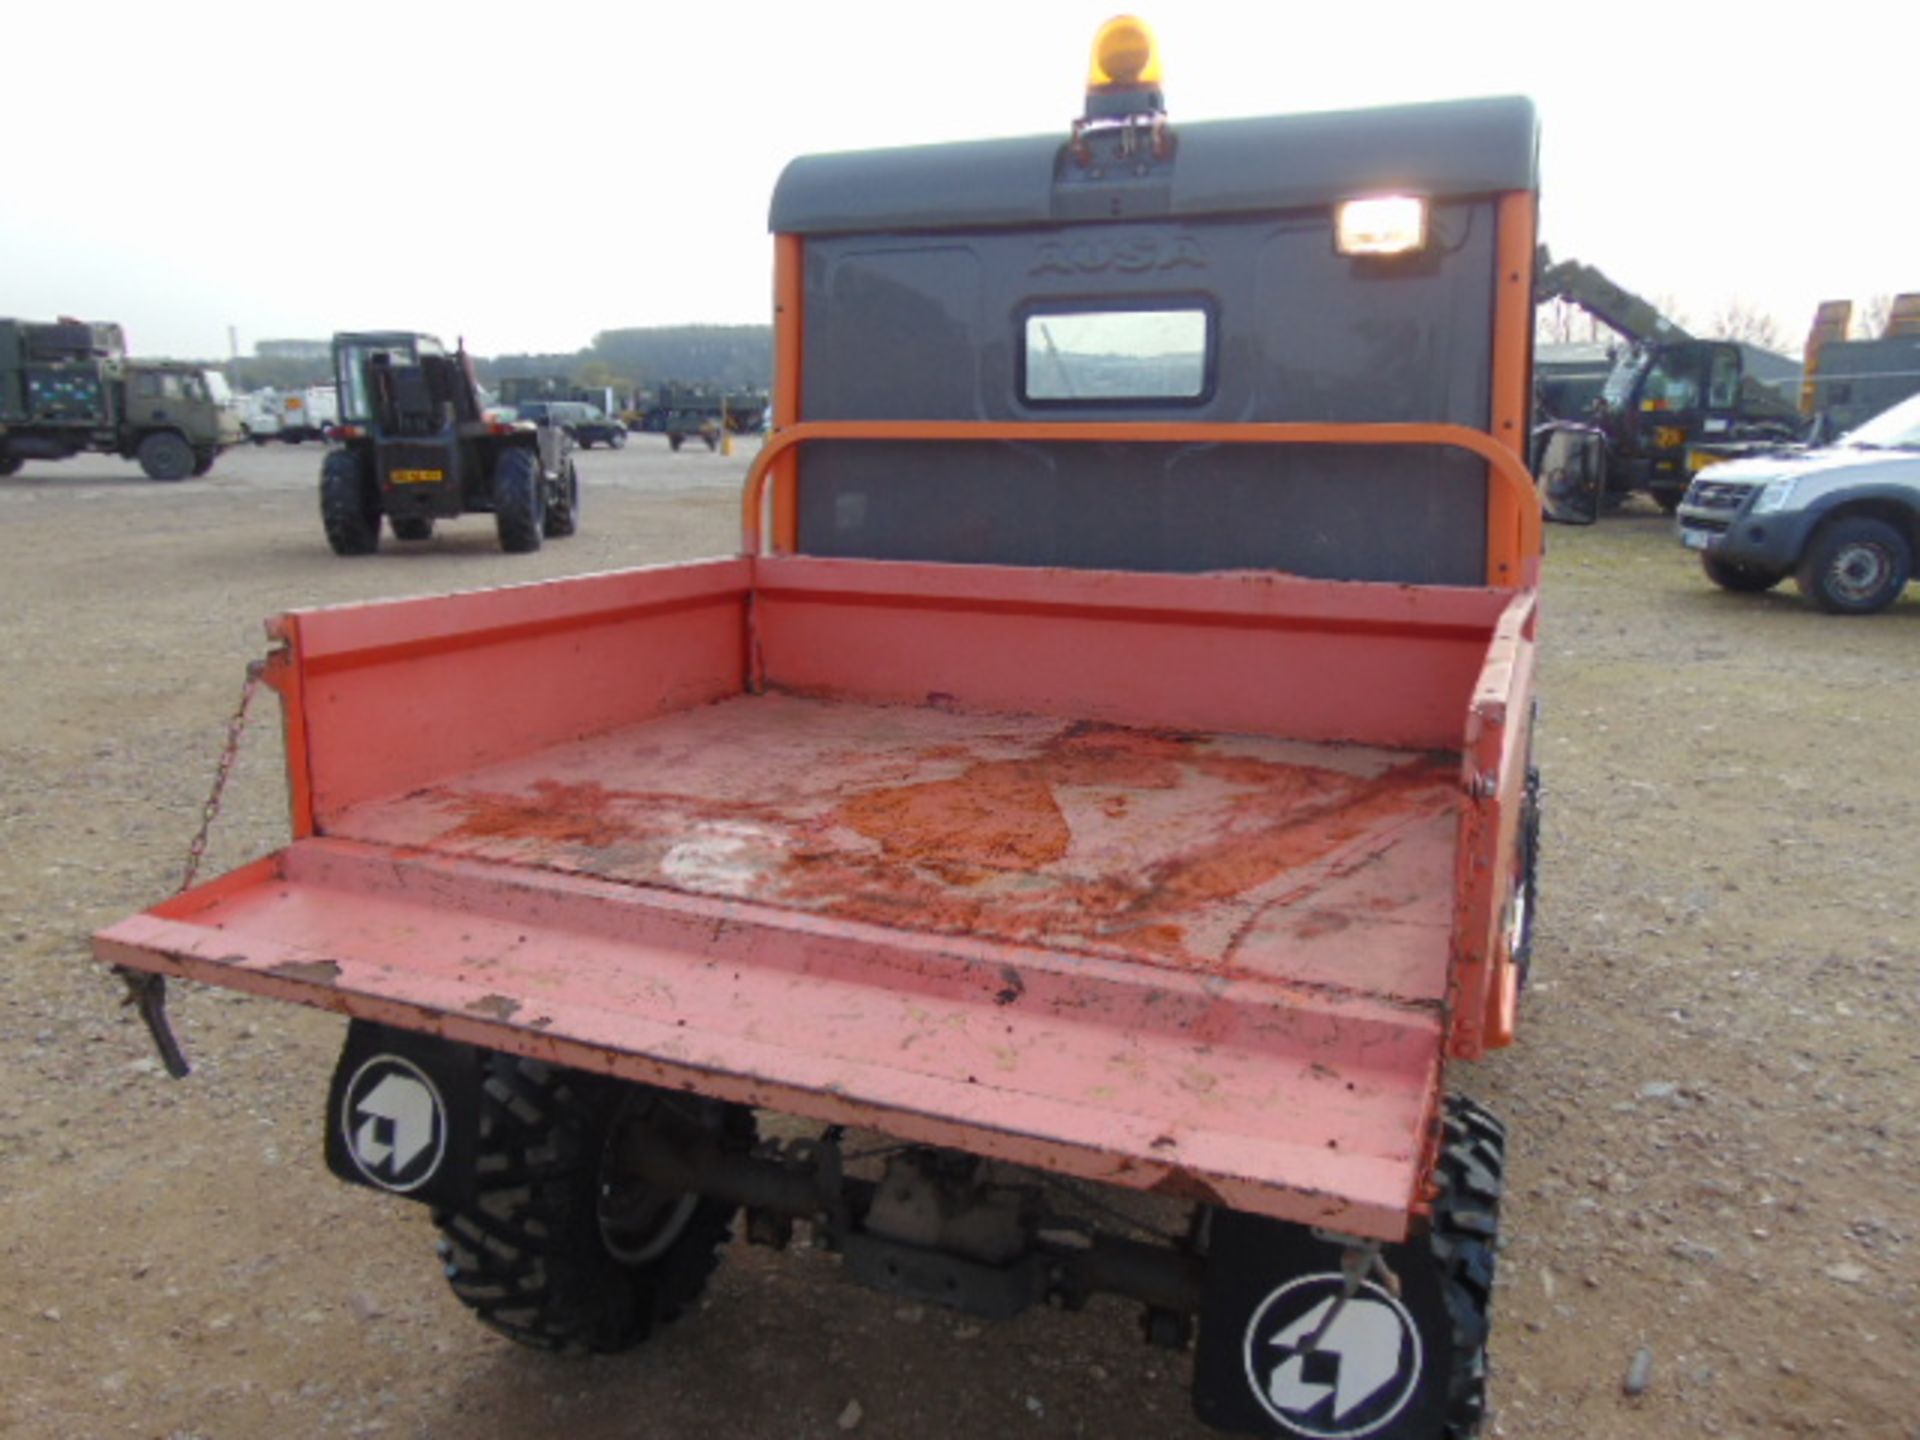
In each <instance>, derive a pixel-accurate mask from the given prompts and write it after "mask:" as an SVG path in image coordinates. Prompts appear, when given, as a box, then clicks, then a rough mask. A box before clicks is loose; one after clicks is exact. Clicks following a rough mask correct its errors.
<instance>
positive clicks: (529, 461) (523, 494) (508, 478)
mask: <svg viewBox="0 0 1920 1440" xmlns="http://www.w3.org/2000/svg"><path fill="white" fill-rule="evenodd" d="M544 500H545V495H544V493H543V486H542V485H541V483H540V460H539V457H538V456H537V455H535V454H534V452H533V451H532V450H529V449H525V448H521V447H516V448H514V449H511V450H502V451H501V452H500V458H499V459H497V460H495V461H494V462H493V521H494V525H495V527H496V528H497V529H498V530H499V532H500V548H501V549H502V550H505V551H506V552H507V553H508V554H509V555H525V554H529V553H530V552H532V551H535V550H538V549H539V548H540V533H541V529H542V527H543V524H544V521H545V518H546V505H545V504H544V503H543V502H544Z"/></svg>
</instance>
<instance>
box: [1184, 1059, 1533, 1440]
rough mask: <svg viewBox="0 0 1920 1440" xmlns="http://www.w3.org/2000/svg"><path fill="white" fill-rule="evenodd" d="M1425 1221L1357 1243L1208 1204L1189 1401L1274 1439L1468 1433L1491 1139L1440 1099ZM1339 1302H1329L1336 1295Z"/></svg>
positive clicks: (1495, 1205) (1497, 1159) (1494, 1224)
mask: <svg viewBox="0 0 1920 1440" xmlns="http://www.w3.org/2000/svg"><path fill="white" fill-rule="evenodd" d="M1443 1126H1444V1129H1443V1133H1442V1137H1441V1150H1440V1156H1439V1160H1438V1162H1437V1163H1436V1165H1435V1168H1434V1174H1433V1179H1434V1183H1435V1188H1436V1190H1437V1192H1438V1193H1437V1196H1436V1198H1435V1200H1434V1202H1433V1213H1432V1217H1431V1219H1430V1220H1429V1221H1428V1222H1427V1223H1426V1224H1425V1226H1424V1227H1423V1229H1422V1230H1421V1231H1420V1232H1417V1233H1416V1234H1415V1236H1414V1237H1413V1238H1411V1239H1409V1240H1407V1241H1405V1242H1403V1243H1401V1244H1398V1245H1383V1246H1381V1247H1380V1259H1381V1261H1382V1262H1384V1264H1385V1266H1386V1268H1387V1270H1388V1271H1389V1272H1390V1273H1391V1275H1392V1277H1393V1279H1394V1280H1395V1281H1397V1282H1398V1283H1397V1286H1396V1285H1394V1284H1391V1283H1388V1282H1387V1281H1386V1280H1385V1279H1384V1277H1382V1276H1381V1275H1380V1274H1379V1273H1378V1272H1377V1271H1374V1272H1372V1273H1370V1274H1363V1275H1360V1276H1359V1277H1358V1278H1357V1280H1356V1281H1355V1282H1353V1283H1352V1290H1351V1294H1349V1293H1348V1286H1349V1281H1348V1279H1347V1275H1346V1273H1345V1272H1344V1271H1343V1269H1342V1261H1343V1259H1345V1258H1348V1257H1350V1256H1355V1255H1356V1252H1352V1251H1348V1250H1346V1249H1345V1248H1344V1247H1343V1246H1342V1245H1340V1244H1338V1243H1335V1241H1334V1240H1333V1239H1332V1237H1323V1235H1322V1233H1321V1232H1317V1231H1313V1230H1309V1229H1307V1228H1305V1227H1304V1226H1299V1225H1287V1224H1283V1223H1281V1222H1279V1221H1276V1220H1270V1219H1267V1218H1266V1217H1264V1216H1256V1215H1247V1214H1244V1213H1241V1212H1238V1211H1217V1212H1215V1213H1214V1214H1213V1216H1212V1217H1211V1226H1210V1232H1211V1233H1210V1240H1209V1251H1208V1258H1207V1270H1208V1274H1207V1281H1206V1287H1207V1294H1206V1300H1205V1305H1204V1308H1203V1310H1202V1313H1201V1322H1200V1340H1199V1349H1198V1352H1197V1354H1196V1356H1195V1360H1194V1405H1195V1408H1196V1409H1197V1410H1198V1412H1199V1414H1200V1416H1201V1418H1202V1419H1203V1420H1206V1421H1208V1422H1209V1423H1211V1424H1213V1425H1216V1426H1218V1427H1219V1428H1221V1429H1226V1430H1232V1431H1236V1432H1239V1433H1244V1434H1254V1435H1265V1436H1271V1437H1284V1440H1329V1437H1339V1440H1347V1437H1360V1436H1365V1437H1367V1440H1468V1437H1471V1436H1475V1435H1478V1434H1479V1433H1480V1429H1481V1425H1482V1422H1483V1420H1484V1419H1485V1415H1486V1380H1487V1336H1488V1333H1489V1330H1490V1320H1491V1306H1492V1300H1493V1272H1494V1240H1495V1236H1496V1233H1497V1230H1498V1224H1499V1210H1500V1186H1501V1178H1502V1172H1503V1170H1504V1166H1505V1146H1506V1134H1505V1131H1504V1130H1503V1129H1502V1127H1501V1125H1500V1123H1499V1121H1497V1120H1495V1119H1494V1118H1493V1116H1492V1115H1490V1114H1489V1113H1488V1112H1487V1111H1485V1110H1483V1109H1482V1108H1481V1107H1480V1106H1479V1105H1477V1104H1475V1103H1474V1102H1472V1101H1470V1100H1466V1099H1463V1098H1458V1097H1455V1098H1452V1099H1450V1100H1449V1101H1448V1103H1447V1107H1446V1111H1445V1114H1444V1117H1443ZM1343 1297H1344V1298H1343Z"/></svg>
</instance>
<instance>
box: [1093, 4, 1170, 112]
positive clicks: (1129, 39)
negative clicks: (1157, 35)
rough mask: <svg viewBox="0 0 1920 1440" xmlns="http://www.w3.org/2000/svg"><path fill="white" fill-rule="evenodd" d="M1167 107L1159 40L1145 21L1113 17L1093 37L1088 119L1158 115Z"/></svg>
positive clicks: (1125, 16) (1127, 16) (1120, 16)
mask: <svg viewBox="0 0 1920 1440" xmlns="http://www.w3.org/2000/svg"><path fill="white" fill-rule="evenodd" d="M1166 108H1167V102H1166V97H1165V96H1164V95H1162V94H1161V92H1160V42H1159V41H1157V40H1155V39H1154V37H1153V30H1152V28H1151V27H1150V26H1148V24H1147V22H1146V21H1144V20H1141V19H1139V18H1137V17H1135V16H1132V15H1116V16H1114V17H1113V19H1111V20H1109V21H1107V23H1106V24H1104V25H1102V26H1101V27H1100V33H1099V34H1097V35H1096V36H1094V38H1093V63H1092V64H1091V65H1090V66H1088V68H1087V118H1088V119H1090V120H1091V119H1104V118H1108V117H1112V116H1121V115H1143V114H1144V115H1150V114H1158V113H1159V112H1161V111H1164V110H1165V109H1166Z"/></svg>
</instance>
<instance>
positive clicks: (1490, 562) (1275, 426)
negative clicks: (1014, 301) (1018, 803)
mask: <svg viewBox="0 0 1920 1440" xmlns="http://www.w3.org/2000/svg"><path fill="white" fill-rule="evenodd" d="M810 440H894V441H899V440H925V441H933V442H947V443H954V442H965V441H1029V442H1047V441H1063V440H1064V441H1083V442H1101V441H1104V442H1107V443H1109V444H1111V443H1113V442H1116V441H1118V442H1121V443H1127V444H1162V445H1441V446H1447V447H1450V448H1452V449H1456V450H1467V451H1471V452H1472V453H1473V454H1475V455H1477V456H1479V457H1480V458H1481V459H1482V460H1484V461H1486V462H1487V470H1488V473H1489V475H1490V476H1491V477H1492V480H1493V484H1492V485H1491V486H1490V487H1489V491H1490V498H1489V503H1488V513H1489V518H1490V519H1491V518H1493V517H1494V516H1496V515H1499V516H1501V517H1502V521H1503V523H1498V524H1493V525H1490V526H1489V529H1488V532H1487V584H1488V585H1490V586H1493V587H1495V588H1518V587H1519V586H1521V585H1523V584H1531V583H1533V576H1532V575H1531V574H1530V573H1529V572H1530V571H1531V569H1532V562H1533V561H1534V560H1535V559H1536V558H1537V557H1538V556H1539V554H1540V546H1541V529H1540V500H1539V495H1538V492H1537V491H1536V490H1535V489H1534V484H1533V477H1532V476H1531V475H1529V474H1528V473H1527V467H1526V464H1525V462H1524V461H1523V460H1522V459H1521V458H1520V455H1519V454H1518V453H1517V451H1516V447H1514V446H1512V445H1509V444H1505V443H1502V442H1501V441H1500V440H1497V439H1495V438H1494V437H1493V436H1490V435H1488V434H1486V433H1484V432H1482V431H1479V430H1470V429H1468V428H1467V427H1466V426H1464V425H1400V424H1394V425H1383V424H1360V425H1354V424H1339V425H1334V424H1319V423H1292V422H1289V423H1270V422H1252V423H1240V424H1232V425H1213V424H1204V423H1198V422H1194V421H1161V420H1137V421H1114V422H1107V421H1097V420H1068V421H981V420H811V421H806V422H803V423H801V424H798V425H793V426H789V427H787V428H785V429H782V430H780V431H778V432H777V433H775V434H773V435H770V436H768V437H767V442H766V444H765V445H764V446H763V447H762V448H761V451H760V454H759V456H758V458H756V459H755V460H754V462H753V465H752V467H751V468H750V469H749V470H748V471H747V482H746V489H745V493H744V494H743V496H742V499H741V547H742V549H743V550H744V551H745V552H746V553H747V554H749V555H758V554H760V553H761V551H762V550H763V548H764V547H765V534H766V519H765V511H766V498H767V481H768V477H769V476H770V475H771V474H772V473H773V470H774V467H775V465H776V464H778V463H779V462H780V461H781V460H782V459H783V458H785V457H787V456H788V453H789V452H790V451H792V450H793V449H794V447H795V446H798V445H803V444H805V443H806V442H807V441H810ZM1494 493H1497V494H1498V496H1499V501H1500V503H1499V505H1498V506H1495V504H1494V503H1493V501H1492V498H1491V497H1492V494H1494ZM1502 512H1505V514H1506V515H1511V516H1512V517H1513V523H1512V524H1511V525H1509V524H1507V523H1504V518H1505V517H1504V515H1502Z"/></svg>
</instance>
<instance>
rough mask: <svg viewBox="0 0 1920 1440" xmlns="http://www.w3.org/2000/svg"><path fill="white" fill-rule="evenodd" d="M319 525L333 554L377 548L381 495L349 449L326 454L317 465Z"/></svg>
mask: <svg viewBox="0 0 1920 1440" xmlns="http://www.w3.org/2000/svg"><path fill="white" fill-rule="evenodd" d="M320 523H321V525H322V526H323V527H324V528H325V529H326V532H327V544H329V545H331V546H332V547H333V553H334V554H336V555H371V554H373V552H374V551H376V550H378V549H379V548H380V496H379V494H378V493H377V492H376V491H375V490H374V488H373V485H372V483H371V482H370V481H369V480H368V479H367V476H366V475H365V474H364V473H363V472H362V471H361V468H360V462H359V461H358V460H357V459H355V458H354V455H353V452H352V451H350V450H333V451H329V452H328V454H327V458H326V459H325V460H322V461H321V462H320Z"/></svg>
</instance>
